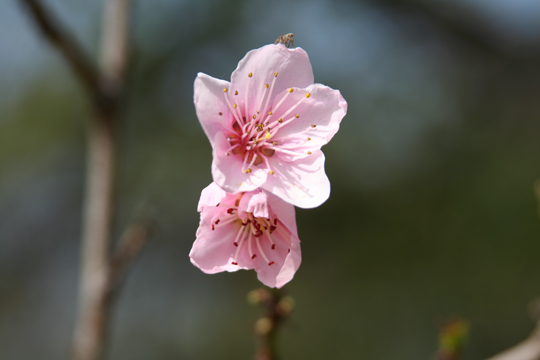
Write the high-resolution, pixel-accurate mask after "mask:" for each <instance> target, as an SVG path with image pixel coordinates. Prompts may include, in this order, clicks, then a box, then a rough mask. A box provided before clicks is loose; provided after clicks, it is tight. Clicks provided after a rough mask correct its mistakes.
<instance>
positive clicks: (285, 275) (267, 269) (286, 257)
mask: <svg viewBox="0 0 540 360" xmlns="http://www.w3.org/2000/svg"><path fill="white" fill-rule="evenodd" d="M274 234H275V238H276V244H279V245H278V246H276V249H275V250H271V249H270V245H268V244H265V248H264V250H265V252H267V253H268V252H270V255H269V257H271V259H272V260H273V261H274V262H275V264H273V265H271V266H268V264H261V265H260V267H256V268H255V270H256V271H257V278H258V279H259V281H261V282H262V283H263V284H265V285H266V286H269V287H277V288H280V287H282V286H283V285H285V284H286V283H287V282H289V281H290V280H291V279H292V278H293V276H294V273H295V272H296V270H298V267H299V266H300V263H301V255H300V241H299V240H298V239H297V238H296V237H293V236H291V237H290V239H287V241H291V239H292V241H293V242H292V246H288V245H287V242H286V241H285V239H283V237H282V235H281V234H279V233H277V232H276V231H275V232H274ZM280 245H281V246H280ZM289 249H290V252H289Z"/></svg>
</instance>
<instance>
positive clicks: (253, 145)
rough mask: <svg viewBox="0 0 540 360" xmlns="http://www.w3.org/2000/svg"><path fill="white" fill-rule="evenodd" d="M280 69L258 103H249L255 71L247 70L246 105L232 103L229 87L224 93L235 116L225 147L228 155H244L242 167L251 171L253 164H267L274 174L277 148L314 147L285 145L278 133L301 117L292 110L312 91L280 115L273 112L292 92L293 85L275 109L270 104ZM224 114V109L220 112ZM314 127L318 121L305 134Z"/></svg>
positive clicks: (302, 153) (244, 170) (242, 156)
mask: <svg viewBox="0 0 540 360" xmlns="http://www.w3.org/2000/svg"><path fill="white" fill-rule="evenodd" d="M277 76H278V73H277V72H275V73H274V77H273V82H272V85H269V84H265V85H264V88H263V91H261V94H260V95H259V99H258V100H257V101H256V104H255V103H253V104H250V103H249V89H250V84H249V82H250V79H251V78H252V77H253V74H252V73H249V74H248V83H247V85H246V93H245V94H244V106H243V108H241V106H238V104H237V103H236V102H234V103H232V104H231V101H230V100H229V96H228V92H229V89H228V88H225V89H223V93H224V96H225V102H226V103H227V106H228V107H229V109H230V111H231V113H232V115H233V118H231V119H230V121H229V125H228V126H226V128H227V130H228V131H227V140H228V142H229V145H230V146H229V148H227V150H226V154H227V156H231V155H233V156H239V157H240V158H241V159H242V168H241V170H242V171H243V172H245V173H250V172H252V169H253V167H254V166H259V165H261V164H264V166H265V168H266V170H267V171H268V172H269V173H270V174H271V175H273V174H274V170H273V169H272V166H271V164H270V162H269V161H268V159H269V158H271V157H272V156H274V154H275V152H276V151H279V152H282V153H285V154H288V155H298V156H302V155H306V154H307V155H311V151H306V152H296V151H291V150H290V149H287V148H286V147H284V146H282V145H283V144H280V140H282V139H280V138H279V137H277V136H276V134H277V133H278V131H279V129H281V128H282V127H284V126H286V125H287V124H289V123H290V122H292V121H294V120H296V119H298V118H299V117H300V115H299V114H294V113H293V111H294V110H295V109H296V108H297V107H298V106H299V105H300V104H301V103H302V102H303V101H304V100H305V99H307V98H309V97H310V96H311V94H310V93H306V94H305V96H302V97H301V99H300V100H299V101H298V102H297V103H296V104H294V105H293V106H292V107H290V108H289V109H288V110H287V111H285V112H284V113H283V114H282V115H281V116H280V117H279V118H277V116H275V115H274V113H275V112H276V111H277V110H278V109H279V108H280V107H281V105H282V104H283V102H284V101H285V99H287V97H288V96H289V95H290V94H292V93H293V91H294V89H293V88H289V90H288V91H287V92H286V93H285V95H284V96H283V97H282V98H281V99H280V101H279V102H277V103H276V104H275V107H274V108H273V109H272V106H271V105H270V106H269V103H270V100H271V98H270V97H271V96H270V95H271V94H272V91H273V89H274V84H275V82H276V78H277ZM238 95H239V94H238V91H235V92H234V96H235V97H236V96H238ZM220 115H222V113H220ZM313 128H315V125H311V127H309V128H308V129H307V130H306V131H304V132H302V134H304V133H306V132H308V131H310V130H312V129H313ZM309 140H311V138H310V137H307V140H305V141H309Z"/></svg>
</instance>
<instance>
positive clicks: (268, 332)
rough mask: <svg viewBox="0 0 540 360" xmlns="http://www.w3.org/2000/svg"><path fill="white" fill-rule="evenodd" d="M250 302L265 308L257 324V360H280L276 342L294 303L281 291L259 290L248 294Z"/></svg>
mask: <svg viewBox="0 0 540 360" xmlns="http://www.w3.org/2000/svg"><path fill="white" fill-rule="evenodd" d="M248 301H249V302H250V303H252V304H260V305H262V306H263V309H264V315H263V317H261V318H260V319H259V320H257V322H256V323H255V335H256V336H257V342H258V346H257V351H256V353H255V360H278V355H277V346H276V340H277V335H278V330H279V329H280V327H281V325H282V324H283V322H284V321H285V319H286V318H287V317H288V316H289V314H290V313H291V311H292V309H293V307H294V301H293V299H292V298H291V297H290V296H283V294H282V290H280V289H266V288H262V289H257V290H253V291H251V292H250V293H249V294H248Z"/></svg>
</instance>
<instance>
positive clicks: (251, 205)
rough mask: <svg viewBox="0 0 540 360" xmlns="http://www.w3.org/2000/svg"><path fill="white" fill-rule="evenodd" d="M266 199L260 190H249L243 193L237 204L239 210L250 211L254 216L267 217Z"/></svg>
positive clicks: (268, 213)
mask: <svg viewBox="0 0 540 360" xmlns="http://www.w3.org/2000/svg"><path fill="white" fill-rule="evenodd" d="M268 205H269V204H268V200H267V198H266V194H265V193H263V192H262V191H260V190H259V191H251V192H248V193H245V194H244V196H242V199H241V200H240V204H239V205H238V211H239V212H250V213H253V216H255V217H262V218H265V219H266V218H269V217H270V211H269V209H268Z"/></svg>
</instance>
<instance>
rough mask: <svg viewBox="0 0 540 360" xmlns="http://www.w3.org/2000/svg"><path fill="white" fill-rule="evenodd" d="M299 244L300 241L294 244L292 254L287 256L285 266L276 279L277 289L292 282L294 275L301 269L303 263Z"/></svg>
mask: <svg viewBox="0 0 540 360" xmlns="http://www.w3.org/2000/svg"><path fill="white" fill-rule="evenodd" d="M297 240H298V239H297ZM299 242H300V240H298V243H296V242H293V246H292V247H291V252H290V253H289V254H288V255H287V258H286V259H285V264H283V267H282V268H281V270H280V271H279V274H278V276H277V277H276V287H277V288H280V287H282V286H283V285H285V284H286V283H288V282H289V281H291V280H292V278H293V276H294V274H295V273H296V271H297V270H298V268H299V267H300V264H301V263H302V254H301V252H300V243H299Z"/></svg>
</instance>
